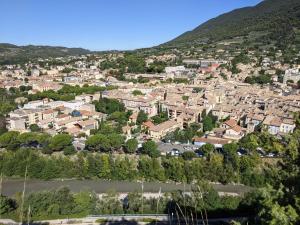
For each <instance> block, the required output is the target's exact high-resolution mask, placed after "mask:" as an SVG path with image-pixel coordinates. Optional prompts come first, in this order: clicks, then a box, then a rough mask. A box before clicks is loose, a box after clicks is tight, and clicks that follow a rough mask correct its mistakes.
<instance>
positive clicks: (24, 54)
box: [0, 43, 91, 65]
mask: <svg viewBox="0 0 300 225" xmlns="http://www.w3.org/2000/svg"><path fill="white" fill-rule="evenodd" d="M88 53H91V52H90V51H89V50H86V49H83V48H66V47H53V46H34V45H27V46H17V45H12V44H7V43H2V44H1V43H0V65H1V64H14V63H24V62H28V61H29V60H34V59H37V58H48V57H63V56H73V55H83V54H88Z"/></svg>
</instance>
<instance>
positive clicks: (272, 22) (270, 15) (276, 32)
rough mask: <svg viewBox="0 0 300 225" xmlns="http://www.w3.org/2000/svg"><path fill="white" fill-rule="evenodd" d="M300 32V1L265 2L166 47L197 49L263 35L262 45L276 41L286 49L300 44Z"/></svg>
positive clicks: (210, 23)
mask: <svg viewBox="0 0 300 225" xmlns="http://www.w3.org/2000/svg"><path fill="white" fill-rule="evenodd" d="M298 29H300V1H299V0H264V1H262V2H261V3H259V4H258V5H256V6H254V7H246V8H241V9H236V10H234V11H231V12H229V13H226V14H223V15H221V16H218V17H216V18H213V19H211V20H209V21H207V22H205V23H204V24H202V25H200V26H198V27H197V28H195V29H194V30H192V31H188V32H186V33H184V34H182V35H181V36H179V37H177V38H175V39H174V40H172V41H170V42H168V43H166V44H165V45H166V46H180V45H184V46H185V45H195V44H198V43H203V42H209V41H213V42H214V41H222V40H228V39H231V38H234V37H240V36H244V37H245V36H246V37H247V36H249V35H251V34H253V33H260V34H263V37H262V36H261V35H259V36H258V37H257V39H258V41H264V42H267V41H274V42H276V45H283V46H284V45H286V44H287V43H293V42H294V41H297V32H298ZM255 41H257V40H255Z"/></svg>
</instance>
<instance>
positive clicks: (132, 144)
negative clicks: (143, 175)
mask: <svg viewBox="0 0 300 225" xmlns="http://www.w3.org/2000/svg"><path fill="white" fill-rule="evenodd" d="M137 147H138V141H137V140H136V139H135V138H133V139H129V140H128V141H127V142H126V144H125V150H126V152H127V153H131V154H132V153H135V151H136V149H137Z"/></svg>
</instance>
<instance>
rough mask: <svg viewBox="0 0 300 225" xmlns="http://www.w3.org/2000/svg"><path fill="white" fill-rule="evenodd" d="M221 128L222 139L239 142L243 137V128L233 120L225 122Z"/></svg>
mask: <svg viewBox="0 0 300 225" xmlns="http://www.w3.org/2000/svg"><path fill="white" fill-rule="evenodd" d="M221 128H223V129H225V133H224V135H223V137H224V138H227V139H233V140H239V139H241V138H242V137H243V136H244V135H245V132H244V130H243V128H242V127H240V126H239V125H238V124H237V122H236V121H235V120H234V119H229V120H227V121H225V122H224V123H223V124H222V125H221Z"/></svg>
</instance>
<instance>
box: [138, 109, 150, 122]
mask: <svg viewBox="0 0 300 225" xmlns="http://www.w3.org/2000/svg"><path fill="white" fill-rule="evenodd" d="M147 120H148V114H147V113H145V112H144V111H143V110H141V111H139V113H138V116H137V119H136V123H137V124H138V125H141V124H142V123H144V122H146V121H147Z"/></svg>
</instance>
